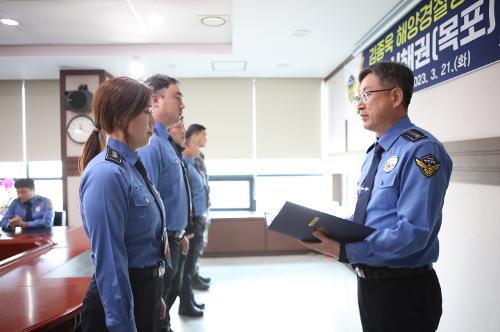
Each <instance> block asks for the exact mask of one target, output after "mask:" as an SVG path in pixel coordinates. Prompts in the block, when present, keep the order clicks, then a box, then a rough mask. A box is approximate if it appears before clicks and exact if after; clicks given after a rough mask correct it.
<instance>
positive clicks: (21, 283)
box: [0, 227, 90, 332]
mask: <svg viewBox="0 0 500 332" xmlns="http://www.w3.org/2000/svg"><path fill="white" fill-rule="evenodd" d="M23 248H24V249H27V251H23V252H19V250H20V249H23ZM89 249H90V242H89V241H88V239H87V237H86V235H85V232H84V230H83V228H81V227H78V228H67V227H55V228H54V229H53V231H52V233H50V234H33V233H31V234H9V233H4V232H2V233H1V236H0V253H1V255H3V257H5V256H8V255H9V251H10V253H11V254H12V253H14V254H15V255H14V256H11V257H9V258H6V259H4V260H2V261H0V322H1V323H0V324H1V325H0V326H1V327H0V330H2V331H4V332H8V331H71V330H72V327H73V326H74V325H75V324H76V323H78V319H79V313H80V310H81V305H82V300H83V298H84V296H85V292H86V289H87V286H88V284H89V282H90V277H89V276H82V277H64V276H62V277H57V276H56V277H50V276H49V275H50V273H51V272H54V271H55V270H57V269H59V268H61V267H63V266H64V265H65V264H66V263H68V262H69V261H70V260H71V259H73V258H75V257H77V256H79V255H81V254H84V253H85V252H87V251H88V250H89Z"/></svg>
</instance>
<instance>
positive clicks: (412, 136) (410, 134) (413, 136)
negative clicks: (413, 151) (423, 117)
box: [401, 129, 427, 142]
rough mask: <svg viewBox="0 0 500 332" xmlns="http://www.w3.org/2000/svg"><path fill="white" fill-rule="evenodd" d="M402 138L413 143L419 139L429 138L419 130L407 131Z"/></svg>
mask: <svg viewBox="0 0 500 332" xmlns="http://www.w3.org/2000/svg"><path fill="white" fill-rule="evenodd" d="M401 136H403V137H404V138H406V139H407V140H409V141H412V142H416V141H418V140H419V139H422V138H425V137H427V136H426V135H425V134H424V133H423V132H421V131H420V130H418V129H410V130H408V131H405V132H404V133H403V134H402V135H401Z"/></svg>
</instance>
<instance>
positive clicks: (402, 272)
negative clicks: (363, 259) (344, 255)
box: [355, 264, 432, 279]
mask: <svg viewBox="0 0 500 332" xmlns="http://www.w3.org/2000/svg"><path fill="white" fill-rule="evenodd" d="M430 270H432V264H427V265H424V266H421V267H417V268H412V269H410V268H404V269H390V268H387V267H370V266H366V265H357V266H356V268H355V271H356V273H357V275H358V277H360V278H363V279H386V278H397V277H408V276H412V275H416V274H421V273H424V272H426V271H430Z"/></svg>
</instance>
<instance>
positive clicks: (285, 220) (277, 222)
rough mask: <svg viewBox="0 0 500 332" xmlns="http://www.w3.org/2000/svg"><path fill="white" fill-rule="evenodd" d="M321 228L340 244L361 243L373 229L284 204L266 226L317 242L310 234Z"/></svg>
mask: <svg viewBox="0 0 500 332" xmlns="http://www.w3.org/2000/svg"><path fill="white" fill-rule="evenodd" d="M318 228H321V230H322V231H323V233H325V235H327V236H328V237H329V238H331V239H334V240H336V241H338V242H341V243H349V242H357V241H361V240H363V239H364V238H366V237H367V236H368V235H370V234H371V233H372V232H373V231H374V230H375V229H373V228H371V227H367V226H363V225H360V224H357V223H354V222H352V221H349V220H345V219H342V218H339V217H335V216H332V215H331V214H328V213H324V212H320V211H317V210H313V209H310V208H307V207H305V206H302V205H298V204H295V203H291V202H286V203H285V205H283V207H282V208H281V210H280V212H279V213H278V215H277V216H276V217H275V218H274V219H273V220H272V221H271V222H270V224H268V229H270V230H272V231H274V232H277V233H281V234H285V235H288V236H291V237H294V238H296V239H299V240H303V241H313V242H318V239H317V238H315V237H314V236H313V235H312V232H313V231H314V230H316V229H318Z"/></svg>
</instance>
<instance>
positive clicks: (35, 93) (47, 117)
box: [25, 80, 61, 161]
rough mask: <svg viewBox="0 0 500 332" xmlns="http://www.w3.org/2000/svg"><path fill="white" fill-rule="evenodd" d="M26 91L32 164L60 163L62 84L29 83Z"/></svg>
mask: <svg viewBox="0 0 500 332" xmlns="http://www.w3.org/2000/svg"><path fill="white" fill-rule="evenodd" d="M25 90H26V139H27V141H26V149H27V157H28V160H29V161H32V160H42V161H43V160H60V159H61V129H60V123H61V118H60V116H61V115H60V114H61V111H60V105H59V81H58V80H50V81H26V85H25Z"/></svg>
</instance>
